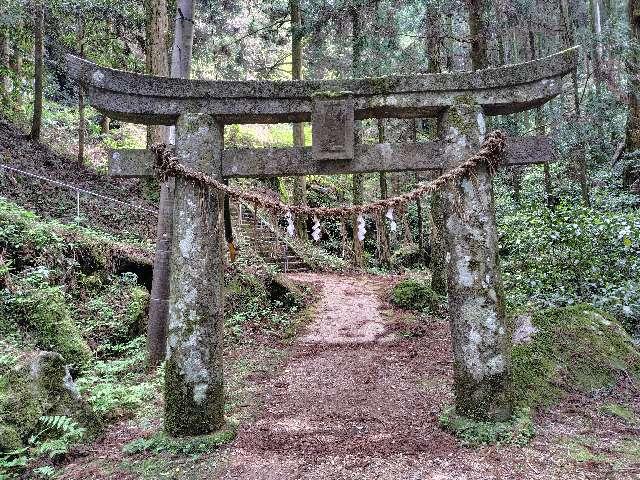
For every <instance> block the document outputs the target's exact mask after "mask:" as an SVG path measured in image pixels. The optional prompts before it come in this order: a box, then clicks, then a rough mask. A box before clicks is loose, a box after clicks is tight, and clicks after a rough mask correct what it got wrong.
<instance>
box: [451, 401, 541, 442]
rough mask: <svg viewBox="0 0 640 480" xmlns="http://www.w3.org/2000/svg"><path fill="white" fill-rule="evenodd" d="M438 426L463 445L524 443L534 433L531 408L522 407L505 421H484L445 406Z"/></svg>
mask: <svg viewBox="0 0 640 480" xmlns="http://www.w3.org/2000/svg"><path fill="white" fill-rule="evenodd" d="M438 420H439V422H440V426H441V427H442V428H443V429H445V430H447V431H449V432H450V433H452V434H453V435H455V436H456V437H458V438H459V439H460V440H462V442H463V443H464V444H465V445H469V446H479V445H491V444H507V445H526V444H527V443H529V441H530V440H531V438H533V436H534V434H535V429H534V426H533V421H532V419H531V410H529V409H527V408H522V409H519V410H517V411H516V412H515V413H514V415H513V417H512V418H511V419H510V420H508V421H506V422H484V421H479V420H473V419H470V418H467V417H463V416H462V415H458V414H457V413H456V411H455V407H453V406H450V407H447V408H445V409H444V410H443V411H442V413H441V414H440V417H439V419H438Z"/></svg>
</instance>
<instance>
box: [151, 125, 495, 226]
mask: <svg viewBox="0 0 640 480" xmlns="http://www.w3.org/2000/svg"><path fill="white" fill-rule="evenodd" d="M506 143H507V138H506V135H505V134H504V132H502V131H501V130H495V131H493V132H491V133H489V134H488V135H487V136H486V137H485V140H484V142H483V143H482V145H481V146H480V149H479V150H478V151H477V152H476V153H475V154H473V155H472V156H470V157H469V158H467V159H466V160H465V161H464V162H462V163H461V164H460V165H457V166H456V167H453V168H452V169H451V170H448V171H447V172H446V173H443V174H442V175H440V176H439V177H438V178H436V179H434V180H431V181H429V182H426V183H422V184H420V185H419V186H418V187H416V188H415V189H413V190H411V191H410V192H407V193H403V194H401V195H397V196H395V197H390V198H386V199H384V200H377V201H375V202H371V203H367V204H365V205H353V206H345V207H330V208H328V207H309V206H306V205H287V204H285V203H282V202H281V201H279V200H276V199H273V198H269V197H267V196H265V195H264V194H261V193H258V192H254V191H250V190H249V191H247V190H241V189H239V188H235V187H230V186H229V185H226V184H224V183H223V182H222V181H220V180H218V179H216V178H215V177H212V176H210V175H206V174H204V173H202V172H198V171H196V170H193V169H191V168H188V167H185V166H184V165H182V164H181V163H180V162H179V160H178V158H177V157H176V156H175V155H173V153H172V152H171V150H170V149H169V148H168V147H167V146H166V145H165V144H160V145H156V146H154V147H153V150H154V151H155V153H156V169H157V172H158V175H159V177H160V178H162V179H166V178H167V177H170V176H175V177H181V178H184V179H187V180H190V181H191V182H193V183H194V184H196V185H198V186H200V187H202V188H205V189H209V188H213V189H215V190H218V191H220V192H223V193H225V194H227V195H229V197H231V198H234V199H239V200H243V201H245V202H247V203H249V204H253V205H255V206H256V207H258V208H262V209H263V210H267V211H269V212H272V213H274V214H286V213H288V212H290V213H291V214H293V215H309V216H317V217H318V218H320V217H333V218H341V217H350V216H354V215H360V214H384V213H385V212H386V211H387V210H389V209H390V208H398V207H399V206H400V205H405V204H407V203H409V202H411V201H414V200H416V199H418V198H420V197H423V196H424V195H426V194H429V193H433V192H435V191H437V190H439V189H441V188H443V187H444V186H445V185H446V184H448V183H451V182H453V181H454V180H457V179H459V178H462V177H464V176H466V175H468V174H469V173H471V172H472V170H473V169H474V168H476V167H477V166H478V165H480V164H483V163H484V164H486V165H487V168H488V169H489V172H490V173H491V174H494V173H495V171H496V169H497V168H498V167H499V166H500V163H501V162H502V153H503V152H504V149H505V147H506Z"/></svg>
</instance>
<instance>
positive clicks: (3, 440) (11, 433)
mask: <svg viewBox="0 0 640 480" xmlns="http://www.w3.org/2000/svg"><path fill="white" fill-rule="evenodd" d="M22 446H23V444H22V439H21V438H20V435H19V434H18V431H17V430H16V429H15V428H13V427H12V426H10V425H5V424H2V423H0V453H7V452H13V451H15V450H18V449H19V448H22Z"/></svg>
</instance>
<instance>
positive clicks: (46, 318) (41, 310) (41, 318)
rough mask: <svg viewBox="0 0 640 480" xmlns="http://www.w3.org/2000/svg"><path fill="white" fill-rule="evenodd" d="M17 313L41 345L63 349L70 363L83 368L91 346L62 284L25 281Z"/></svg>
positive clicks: (19, 293) (18, 296)
mask: <svg viewBox="0 0 640 480" xmlns="http://www.w3.org/2000/svg"><path fill="white" fill-rule="evenodd" d="M13 304H14V308H15V310H14V314H17V315H19V316H21V317H22V319H23V321H24V323H25V325H26V327H27V329H28V331H29V333H30V334H31V335H32V336H33V338H34V339H35V342H36V345H37V346H38V348H41V349H43V350H51V351H54V352H58V353H60V354H61V355H62V356H63V357H64V359H65V362H67V364H70V365H72V366H73V367H74V368H82V367H83V366H85V365H86V363H87V362H88V361H89V360H90V358H91V350H90V349H89V346H88V345H87V343H86V342H85V340H84V339H83V337H82V334H81V332H80V330H79V329H78V326H77V325H76V323H75V322H74V320H73V318H72V317H71V310H70V308H69V304H68V299H67V297H66V295H65V294H64V293H63V292H62V290H61V289H60V287H56V286H49V285H46V284H43V283H40V284H36V285H23V287H22V288H21V289H20V290H19V291H18V292H17V294H16V295H15V298H14V301H13Z"/></svg>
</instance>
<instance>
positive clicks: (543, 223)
mask: <svg viewBox="0 0 640 480" xmlns="http://www.w3.org/2000/svg"><path fill="white" fill-rule="evenodd" d="M499 231H500V259H501V267H502V274H503V275H502V278H503V280H504V286H505V291H506V292H507V300H508V301H509V303H510V304H511V306H512V307H521V306H526V305H531V304H533V305H535V306H542V307H560V306H566V305H571V304H576V303H584V302H588V303H591V304H592V305H593V306H596V307H599V308H602V309H604V310H606V311H609V312H611V313H612V314H614V315H615V316H616V318H617V319H618V320H620V321H621V322H623V323H625V324H626V326H627V327H628V328H629V329H635V328H636V326H638V325H640V286H638V282H637V280H636V279H637V278H640V216H638V213H635V212H633V211H632V210H629V211H628V212H627V213H621V212H604V211H599V210H596V209H594V208H587V207H582V206H580V205H576V204H574V203H562V204H560V205H558V206H557V207H556V208H555V209H549V208H544V207H541V206H540V205H539V204H532V205H526V206H523V207H521V208H520V209H517V210H514V211H512V212H509V213H508V214H507V215H502V216H501V217H499Z"/></svg>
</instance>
